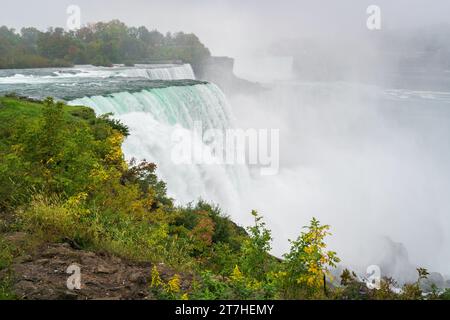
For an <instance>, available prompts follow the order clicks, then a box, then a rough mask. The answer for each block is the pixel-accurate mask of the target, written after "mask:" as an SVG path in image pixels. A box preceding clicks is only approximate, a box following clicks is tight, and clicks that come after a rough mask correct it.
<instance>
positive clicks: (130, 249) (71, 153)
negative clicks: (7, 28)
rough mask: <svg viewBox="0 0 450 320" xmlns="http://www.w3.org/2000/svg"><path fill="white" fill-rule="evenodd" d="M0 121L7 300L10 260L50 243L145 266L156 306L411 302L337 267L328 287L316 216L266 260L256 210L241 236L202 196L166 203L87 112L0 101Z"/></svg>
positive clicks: (0, 243) (2, 272) (0, 222)
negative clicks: (17, 235)
mask: <svg viewBox="0 0 450 320" xmlns="http://www.w3.org/2000/svg"><path fill="white" fill-rule="evenodd" d="M0 120H1V121H0V278H1V279H0V297H1V298H6V299H12V298H15V297H16V291H15V274H14V272H15V270H14V268H13V267H12V264H13V261H16V263H20V262H17V261H20V257H21V256H23V255H25V254H27V252H32V251H33V250H36V248H39V247H41V246H42V245H43V244H58V243H66V244H69V245H70V246H71V247H73V248H75V249H76V250H80V251H83V252H85V251H86V252H87V251H91V252H107V253H108V254H110V255H113V256H117V257H121V259H126V260H128V261H134V262H142V263H151V265H152V267H151V268H150V267H149V268H148V279H149V280H148V281H149V283H148V289H147V290H148V292H151V293H152V296H154V297H157V298H160V299H422V298H423V296H422V292H421V290H420V287H419V281H418V282H417V283H415V284H410V285H407V286H405V287H404V290H403V292H402V293H395V292H394V291H393V290H392V287H391V286H390V284H391V283H392V282H391V281H392V280H390V279H385V280H383V281H382V283H381V289H380V290H372V289H368V288H367V287H366V285H365V284H364V283H363V282H361V281H360V280H359V279H358V278H357V277H356V275H355V274H354V273H352V272H350V271H348V270H345V271H344V273H343V274H342V276H341V279H340V283H339V282H337V281H336V279H333V278H332V275H331V273H330V272H331V270H332V269H333V268H334V267H335V266H336V264H337V263H338V262H339V258H338V257H337V255H336V253H335V252H332V251H329V250H327V248H326V247H327V246H326V242H325V240H326V237H328V236H329V235H330V233H329V229H330V227H329V226H327V225H322V224H320V222H319V221H317V220H316V219H313V220H312V221H311V222H310V225H309V226H308V227H306V228H305V229H304V230H303V232H301V234H300V235H299V237H298V238H297V239H296V240H294V241H292V242H291V245H292V246H291V250H290V252H289V253H287V254H286V255H285V256H284V257H283V259H277V258H275V257H273V256H272V255H271V254H270V250H271V242H272V236H271V232H270V230H268V229H267V227H266V225H265V223H264V221H263V218H262V217H261V216H260V215H259V214H258V213H257V212H252V215H253V217H254V221H255V222H254V225H253V226H251V227H249V228H247V229H243V228H241V227H239V226H237V225H236V224H235V223H233V222H232V221H231V220H230V219H229V218H228V217H226V216H224V215H223V214H222V213H221V211H220V209H219V208H218V207H216V206H214V205H211V204H208V203H205V202H203V201H199V202H198V203H192V204H191V205H188V206H183V207H178V206H175V205H174V201H173V199H171V198H170V197H168V196H167V193H166V185H165V183H164V182H162V181H161V180H159V179H158V177H157V176H156V174H155V170H156V165H155V164H152V163H148V162H146V161H142V162H138V161H136V160H134V161H131V162H130V163H126V162H125V161H124V157H123V154H122V149H121V144H122V142H123V140H124V138H125V137H126V136H127V135H128V128H127V127H126V126H124V125H123V124H121V123H120V122H118V121H115V120H112V119H110V118H109V117H107V116H103V117H96V116H95V114H94V112H93V111H92V110H91V109H89V108H85V107H71V106H67V105H64V104H63V103H60V102H55V101H53V100H52V99H50V98H49V99H47V100H45V101H43V102H39V101H29V100H26V99H20V98H17V97H1V98H0ZM187 183H188V182H187ZM14 232H21V233H23V234H25V235H26V237H25V238H26V239H25V241H22V242H21V243H22V244H21V245H20V246H17V245H16V244H14V243H12V242H11V241H9V240H8V239H9V238H10V235H11V234H12V233H14ZM18 259H19V260H18ZM161 266H165V267H164V268H171V269H172V270H173V272H172V275H171V276H170V277H169V278H167V277H163V276H162V273H163V271H164V270H162V267H161ZM419 276H420V279H422V278H423V277H426V271H425V270H422V269H420V270H419ZM420 279H419V280H420ZM186 282H187V283H188V284H187V285H184V284H183V283H186ZM447 296H448V293H447ZM445 297H446V294H445V293H444V294H442V295H439V294H437V293H434V294H432V295H429V296H428V298H445Z"/></svg>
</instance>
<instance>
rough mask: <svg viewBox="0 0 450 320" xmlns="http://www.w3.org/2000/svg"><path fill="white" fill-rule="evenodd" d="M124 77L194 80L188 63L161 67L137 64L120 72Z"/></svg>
mask: <svg viewBox="0 0 450 320" xmlns="http://www.w3.org/2000/svg"><path fill="white" fill-rule="evenodd" d="M121 74H122V75H124V76H126V77H136V78H145V79H150V80H183V79H189V80H194V79H195V75H194V71H193V70H192V67H191V65H190V64H184V65H180V66H168V67H162V68H148V67H145V65H144V66H137V67H136V68H133V69H126V70H124V71H123V72H122V73H121Z"/></svg>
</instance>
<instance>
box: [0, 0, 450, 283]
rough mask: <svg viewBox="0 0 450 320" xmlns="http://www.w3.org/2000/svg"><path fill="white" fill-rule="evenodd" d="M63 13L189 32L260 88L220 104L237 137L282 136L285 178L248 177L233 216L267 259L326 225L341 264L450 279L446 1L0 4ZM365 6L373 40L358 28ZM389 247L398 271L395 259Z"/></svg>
mask: <svg viewBox="0 0 450 320" xmlns="http://www.w3.org/2000/svg"><path fill="white" fill-rule="evenodd" d="M3 2H5V1H3ZM69 4H76V5H79V6H80V8H81V10H82V11H81V12H82V21H83V23H88V22H94V21H99V20H103V21H106V20H111V19H120V20H122V21H124V22H125V23H127V24H129V25H134V26H138V25H145V26H147V27H148V28H150V29H153V28H156V29H158V30H160V31H161V32H168V31H172V32H175V31H179V30H182V31H184V32H193V33H195V34H196V35H198V37H199V38H200V39H201V40H202V42H203V43H204V44H205V45H206V46H207V47H208V48H210V50H211V53H212V54H213V55H215V56H230V57H233V58H234V59H235V68H234V72H235V74H236V75H237V76H239V77H241V78H244V79H247V80H251V81H255V82H258V83H260V84H261V86H262V88H263V89H262V90H261V91H259V92H257V93H237V92H227V94H228V99H229V101H230V103H231V106H232V108H233V111H234V114H235V117H236V119H237V125H238V126H240V127H243V128H268V129H271V128H274V129H280V133H281V137H280V147H281V149H280V161H281V169H280V173H279V174H278V175H276V176H272V177H259V176H254V177H253V180H252V182H251V185H250V186H249V187H248V190H246V192H244V193H243V195H242V200H241V201H242V203H241V206H240V207H241V208H240V211H239V212H231V214H232V215H233V218H235V219H237V220H238V221H239V222H241V223H242V224H246V223H249V222H250V219H249V217H247V213H248V212H250V210H251V209H258V210H259V211H260V213H261V214H262V215H263V216H264V217H265V218H266V219H267V220H268V222H269V226H270V227H271V228H272V229H273V236H274V239H275V243H274V253H275V254H277V255H281V254H282V253H284V252H286V250H287V249H288V248H289V242H288V239H294V238H296V237H297V235H298V234H299V233H300V232H301V227H302V226H303V225H306V224H308V221H309V220H310V219H311V218H312V217H317V218H319V219H320V220H321V221H322V222H323V223H325V224H330V225H331V226H332V232H333V236H332V237H331V238H330V246H331V247H332V248H333V249H335V250H336V251H337V252H338V254H339V256H340V257H341V258H342V260H343V264H344V265H351V266H355V268H357V269H358V268H359V270H365V268H366V267H367V266H368V265H371V264H385V265H386V266H387V268H390V269H389V271H390V272H392V273H395V274H394V275H395V276H397V277H399V278H402V277H403V278H409V277H410V274H409V272H410V269H411V268H412V270H414V267H415V266H422V267H426V268H429V269H430V270H432V271H439V272H441V273H443V274H446V275H449V274H450V270H449V265H450V250H449V249H450V238H449V234H448V230H449V228H450V219H449V214H450V198H449V197H448V193H449V190H450V161H449V160H450V141H449V140H450V110H449V102H450V100H449V98H450V96H449V95H450V94H449V93H448V91H449V88H448V83H449V82H448V80H449V77H450V75H449V70H450V59H449V56H450V55H449V53H450V45H449V43H448V40H447V39H448V36H449V33H450V32H449V30H450V28H449V27H448V25H447V24H446V23H447V21H448V12H450V3H449V2H448V1H444V0H439V1H438V0H436V1H433V5H430V3H429V1H425V0H413V1H411V0H410V1H407V0H397V1H392V0H378V1H365V0H364V1H362V0H347V1H339V2H338V1H332V0H329V1H325V0H322V1H314V3H313V2H312V1H283V2H282V3H276V2H269V1H256V0H251V1H245V2H243V1H237V0H233V1H200V0H194V1H181V0H178V1H166V2H164V4H163V3H162V2H161V1H144V0H135V1H128V2H123V1H118V0H113V1H95V2H93V1H86V0H78V1H76V3H73V1H65V0H64V1H50V0H46V1H40V2H39V3H36V4H35V3H30V2H29V1H15V2H13V3H11V2H8V3H2V7H3V8H4V10H3V11H2V12H0V20H1V21H2V24H6V25H8V26H13V27H16V28H18V29H19V28H21V27H23V26H30V25H33V26H37V27H40V28H42V29H45V28H47V27H49V26H64V25H65V21H66V18H67V15H66V11H65V10H66V8H67V6H68V5H69ZM372 4H376V5H378V6H379V7H380V9H381V30H377V31H369V30H368V29H367V27H366V21H367V18H368V14H367V13H366V9H367V7H368V6H369V5H372ZM43 8H46V9H45V10H44V9H43ZM47 8H48V9H47ZM11 12H13V13H15V14H11ZM168 187H169V189H170V185H169V186H168ZM223 205H224V206H225V207H226V206H227V205H230V204H226V203H225V204H223ZM386 239H388V240H386ZM392 243H399V244H401V245H402V248H404V250H405V252H406V253H407V257H405V259H404V260H401V261H397V260H395V259H393V258H392V256H391V255H390V250H394V249H393V247H392V245H391V244H392ZM406 253H405V254H406ZM396 264H398V265H396ZM405 268H407V270H406V269H405ZM405 273H406V275H405ZM411 277H412V275H411Z"/></svg>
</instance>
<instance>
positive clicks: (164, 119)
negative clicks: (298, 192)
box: [69, 83, 249, 214]
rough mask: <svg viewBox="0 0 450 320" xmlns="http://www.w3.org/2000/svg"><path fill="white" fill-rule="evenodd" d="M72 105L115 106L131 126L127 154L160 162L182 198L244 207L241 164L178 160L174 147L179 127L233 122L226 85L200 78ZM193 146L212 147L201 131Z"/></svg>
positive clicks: (231, 209)
mask: <svg viewBox="0 0 450 320" xmlns="http://www.w3.org/2000/svg"><path fill="white" fill-rule="evenodd" d="M69 104H71V105H84V106H89V107H91V108H93V109H94V110H95V111H96V113H97V114H105V113H109V112H112V113H114V115H115V116H116V117H117V118H118V119H120V120H121V121H122V122H124V123H125V124H126V125H128V126H129V128H130V136H129V137H128V138H127V140H126V141H125V143H124V146H123V150H124V152H125V154H126V157H127V158H128V159H129V158H132V157H134V158H136V159H139V160H142V159H146V160H147V161H152V162H154V163H156V164H157V165H158V174H159V176H160V177H161V178H162V179H163V180H164V181H166V182H167V184H168V191H169V194H170V195H171V196H173V197H174V198H175V199H176V200H177V202H178V203H180V204H185V203H188V202H192V201H195V200H197V199H198V198H199V197H200V198H202V199H204V200H207V201H212V202H215V203H217V204H220V205H221V207H222V208H224V209H225V210H226V211H227V212H228V213H230V214H233V213H235V212H236V213H237V210H239V203H240V201H239V195H240V190H242V189H241V188H243V186H244V185H245V184H246V181H247V180H248V177H249V175H248V171H247V168H246V167H245V166H244V165H242V166H239V165H233V166H223V165H212V164H209V165H208V164H196V163H192V164H177V163H176V162H174V159H173V155H172V150H173V148H174V147H175V143H176V142H174V141H173V136H174V132H175V130H177V132H180V130H181V132H183V134H185V135H192V134H193V130H194V126H195V124H196V122H201V124H202V126H203V128H204V129H221V130H225V129H228V128H232V127H233V126H234V120H233V116H232V113H231V110H230V108H229V106H228V103H227V101H226V98H225V96H224V94H223V93H222V91H221V90H220V89H219V88H218V87H217V86H216V85H214V84H211V83H207V84H197V85H191V86H176V87H166V88H157V89H148V90H142V91H140V92H134V93H130V92H120V93H114V94H111V95H107V96H93V97H84V98H81V99H76V100H73V101H71V102H70V103H69ZM192 136H194V137H196V138H195V139H193V141H192V144H193V145H194V146H193V147H194V148H196V147H199V148H204V149H207V148H208V146H207V145H206V144H205V142H204V141H203V140H202V139H201V137H199V136H195V135H192Z"/></svg>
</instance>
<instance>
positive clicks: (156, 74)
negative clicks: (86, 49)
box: [0, 64, 195, 85]
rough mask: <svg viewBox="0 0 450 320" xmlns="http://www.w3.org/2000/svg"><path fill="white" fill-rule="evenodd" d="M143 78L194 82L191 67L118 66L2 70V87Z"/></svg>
mask: <svg viewBox="0 0 450 320" xmlns="http://www.w3.org/2000/svg"><path fill="white" fill-rule="evenodd" d="M107 78H141V79H147V80H165V81H170V80H195V74H194V71H193V69H192V67H191V65H190V64H183V65H163V66H159V65H137V66H136V67H122V66H115V67H113V68H102V67H93V66H76V67H74V68H60V69H42V70H39V69H25V70H20V71H19V70H0V84H1V85H8V84H9V85H13V84H21V83H24V84H30V83H31V84H32V83H35V84H39V83H54V82H68V81H69V82H72V81H77V80H80V79H107Z"/></svg>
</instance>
